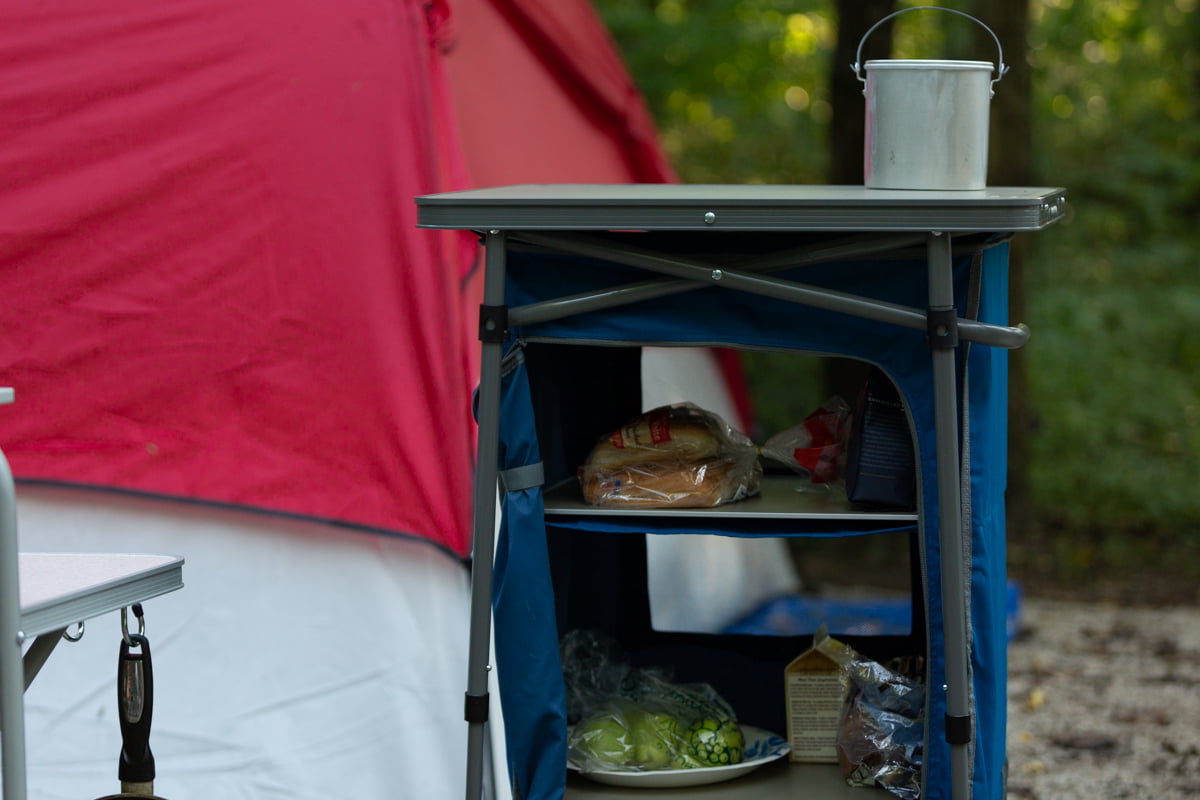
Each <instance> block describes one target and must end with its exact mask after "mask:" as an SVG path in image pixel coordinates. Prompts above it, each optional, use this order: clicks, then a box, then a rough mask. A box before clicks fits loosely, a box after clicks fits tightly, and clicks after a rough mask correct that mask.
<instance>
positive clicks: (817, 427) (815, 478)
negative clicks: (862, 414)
mask: <svg viewBox="0 0 1200 800" xmlns="http://www.w3.org/2000/svg"><path fill="white" fill-rule="evenodd" d="M850 417H851V414H850V406H849V404H847V403H846V401H845V400H843V399H842V398H840V397H838V396H836V395H835V396H833V397H831V398H829V399H828V400H826V401H825V402H824V403H823V404H822V405H821V407H820V408H818V409H817V410H815V411H813V412H812V413H811V414H809V415H808V416H807V417H805V418H804V421H803V422H801V423H800V424H799V425H793V426H792V427H790V428H788V429H787V430H785V431H782V432H780V433H777V434H775V435H774V436H772V437H771V438H770V439H768V440H767V441H766V444H764V445H763V446H762V454H763V455H764V456H766V457H767V458H770V459H771V460H773V461H778V462H780V463H782V464H786V465H787V466H789V467H791V468H792V469H793V470H795V471H796V472H798V473H799V474H801V475H804V476H807V477H808V478H809V479H810V480H811V482H812V483H818V484H822V483H830V482H831V481H835V480H837V478H838V473H839V469H838V461H839V459H840V458H841V456H842V453H843V452H844V451H845V449H846V438H847V435H848V433H849V430H850Z"/></svg>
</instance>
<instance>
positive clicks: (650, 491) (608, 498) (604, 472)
mask: <svg viewBox="0 0 1200 800" xmlns="http://www.w3.org/2000/svg"><path fill="white" fill-rule="evenodd" d="M761 477H762V467H761V466H759V463H758V451H757V448H756V447H755V446H754V443H753V442H751V441H750V440H749V439H748V438H746V437H745V436H743V435H742V434H740V433H738V432H737V431H734V430H733V429H731V428H729V427H728V426H727V425H726V424H725V422H724V421H723V420H722V419H721V418H720V417H719V416H717V415H716V414H712V413H711V412H708V411H704V410H703V409H700V408H698V407H696V406H694V405H691V404H687V403H684V404H679V405H674V406H662V407H660V408H656V409H654V410H653V411H648V412H646V413H645V414H642V415H641V416H639V417H637V418H636V419H633V420H630V421H629V422H628V423H626V424H625V425H622V426H621V427H620V428H618V429H617V430H615V431H613V432H612V433H610V434H609V435H607V436H605V437H603V438H601V439H600V441H599V442H597V443H596V446H595V447H594V448H593V449H592V452H591V453H590V454H589V455H588V458H587V460H586V461H585V462H584V463H583V465H582V466H581V467H580V468H579V482H580V484H581V486H582V487H583V497H584V500H585V501H586V502H588V503H590V504H592V505H600V506H610V507H622V508H707V507H711V506H716V505H720V504H721V503H728V502H731V501H733V500H740V499H742V498H744V497H748V496H750V495H753V494H756V493H757V492H758V487H759V481H760V479H761Z"/></svg>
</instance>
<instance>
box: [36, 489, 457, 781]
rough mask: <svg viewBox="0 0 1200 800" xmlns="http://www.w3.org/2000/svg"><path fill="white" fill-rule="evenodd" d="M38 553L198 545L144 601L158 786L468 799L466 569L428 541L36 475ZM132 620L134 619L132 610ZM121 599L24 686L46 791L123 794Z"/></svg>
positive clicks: (184, 550) (180, 550) (179, 549)
mask: <svg viewBox="0 0 1200 800" xmlns="http://www.w3.org/2000/svg"><path fill="white" fill-rule="evenodd" d="M17 506H18V525H19V530H20V546H21V549H22V550H23V551H27V552H28V551H52V552H69V551H78V552H88V551H111V550H113V549H114V548H117V549H120V550H122V551H126V552H155V553H172V554H180V555H183V556H184V557H185V558H186V563H185V566H184V584H185V585H184V588H183V589H182V590H180V591H177V592H174V593H171V594H169V595H164V596H161V597H159V598H155V599H153V600H150V601H148V602H146V603H145V604H144V609H145V623H146V636H147V638H148V639H149V641H150V645H151V653H152V657H153V667H154V679H155V697H154V702H155V706H154V715H153V729H152V733H151V738H150V741H151V748H152V750H153V751H154V755H155V761H156V764H157V771H158V779H157V781H156V784H155V790H156V793H157V794H159V795H161V796H163V797H166V798H169V800H213V798H221V800H241V799H242V798H245V799H246V800H250V798H255V800H260V799H261V798H267V797H270V798H280V799H281V800H283V799H285V798H286V800H329V799H330V798H362V799H364V800H369V799H373V798H380V799H381V800H382V798H414V799H415V798H433V797H438V798H441V797H461V796H462V795H463V793H464V792H465V767H466V761H465V752H466V724H465V723H464V722H463V721H462V714H461V708H462V697H463V691H464V686H465V679H466V649H467V648H466V645H467V637H466V620H467V603H468V578H467V572H466V570H465V569H464V568H463V566H462V564H460V563H458V562H457V561H456V560H454V559H452V558H451V557H449V556H447V555H446V554H445V553H444V552H443V551H441V550H439V549H437V548H435V547H433V546H430V545H429V544H426V543H423V542H419V541H414V540H408V539H402V538H392V537H385V536H380V535H374V534H364V533H358V532H354V531H350V530H345V529H341V528H337V527H332V526H329V525H325V524H320V523H314V522H307V521H298V520H291V519H286V518H280V517H272V516H267V515H262V514H255V513H251V512H243V511H237V510H228V509H221V508H214V507H207V506H193V505H188V504H183V503H177V502H170V501H162V500H153V499H142V498H136V497H129V496H122V495H116V494H108V493H103V492H95V491H85V490H72V489H62V488H48V487H31V486H22V487H20V489H19V492H18V502H17ZM130 621H131V622H132V621H133V617H132V615H131V616H130ZM120 637H121V627H120V617H119V615H118V614H115V613H114V614H109V615H105V616H103V617H99V618H96V619H93V620H91V621H90V622H88V623H87V627H86V629H85V633H84V636H83V639H82V640H81V641H80V642H78V643H74V644H71V643H67V642H63V643H61V644H59V646H58V647H57V649H56V650H55V652H54V653H53V654H52V655H51V657H50V659H49V661H48V662H47V663H46V665H45V666H44V667H43V669H42V671H41V673H40V674H39V675H38V677H37V679H36V680H35V681H34V683H33V685H32V686H31V687H30V689H29V691H28V692H27V693H26V719H27V723H26V724H27V750H28V770H29V786H30V791H29V796H30V798H32V799H33V800H80V798H90V797H98V796H102V795H106V794H110V793H116V792H117V791H118V790H119V783H118V781H117V759H118V755H119V753H120V732H119V726H118V721H117V717H116V684H115V675H116V656H117V652H118V647H119V644H120Z"/></svg>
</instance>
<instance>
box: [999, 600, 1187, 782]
mask: <svg viewBox="0 0 1200 800" xmlns="http://www.w3.org/2000/svg"><path fill="white" fill-rule="evenodd" d="M1020 625H1021V627H1020V632H1019V634H1018V635H1017V637H1016V639H1015V640H1014V641H1013V643H1012V645H1011V646H1010V648H1009V684H1008V758H1009V778H1008V797H1009V798H1013V800H1074V798H1087V799H1088V800H1108V798H1113V800H1116V798H1135V799H1137V800H1140V799H1141V798H1146V799H1147V800H1173V799H1174V798H1200V606H1197V605H1186V606H1175V607H1169V608H1147V607H1138V608H1134V607H1125V606H1122V605H1120V604H1118V603H1116V602H1100V603H1082V602H1065V601H1061V600H1051V599H1036V598H1034V599H1031V598H1029V597H1026V598H1024V599H1023V601H1022V605H1021V614H1020Z"/></svg>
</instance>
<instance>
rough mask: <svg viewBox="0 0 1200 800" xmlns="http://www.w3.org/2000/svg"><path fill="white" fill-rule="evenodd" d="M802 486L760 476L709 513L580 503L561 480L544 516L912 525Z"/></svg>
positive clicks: (578, 494)
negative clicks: (745, 492) (754, 487)
mask: <svg viewBox="0 0 1200 800" xmlns="http://www.w3.org/2000/svg"><path fill="white" fill-rule="evenodd" d="M802 486H803V480H802V479H801V478H800V477H798V476H795V475H764V476H763V480H762V487H761V491H760V492H759V494H758V495H757V496H755V497H750V498H747V499H745V500H740V501H738V502H736V503H727V504H726V505H721V506H716V507H715V508H611V507H605V506H594V505H589V504H588V503H586V502H584V500H583V491H582V489H581V488H580V486H579V481H577V480H575V479H574V478H570V479H568V480H565V481H563V482H561V483H559V484H557V485H555V486H553V487H551V488H550V489H548V490H547V491H546V494H545V503H546V515H547V516H551V517H638V518H642V519H648V520H653V519H659V520H663V521H666V520H671V519H709V520H713V519H716V520H720V519H724V520H736V519H743V520H754V519H758V520H850V521H855V520H857V521H864V522H868V521H869V522H895V523H908V522H916V520H917V512H915V511H893V510H884V509H872V508H867V507H864V506H857V505H854V504H852V503H851V502H850V501H849V500H847V499H846V489H845V487H844V486H843V485H842V484H840V483H835V484H828V486H829V489H828V491H826V490H818V491H800V489H801V487H802Z"/></svg>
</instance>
